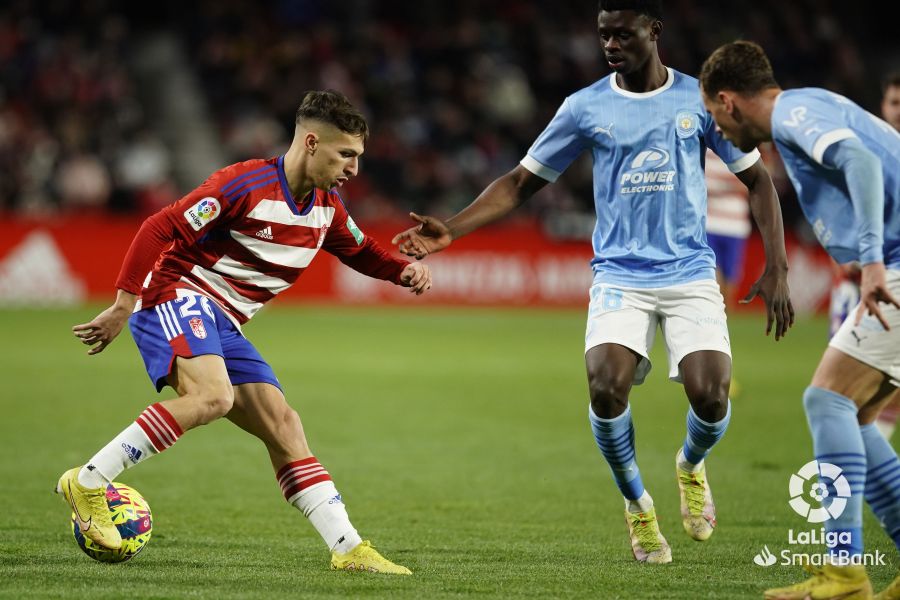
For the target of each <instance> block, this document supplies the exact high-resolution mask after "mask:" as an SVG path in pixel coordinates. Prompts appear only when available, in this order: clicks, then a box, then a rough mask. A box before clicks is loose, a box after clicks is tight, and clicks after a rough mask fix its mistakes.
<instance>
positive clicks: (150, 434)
mask: <svg viewBox="0 0 900 600" xmlns="http://www.w3.org/2000/svg"><path fill="white" fill-rule="evenodd" d="M135 423H137V424H138V425H140V427H141V429H143V430H144V433H145V434H147V438H148V439H149V440H150V443H151V444H153V447H154V448H156V451H157V452H162V451H163V450H165V449H166V448H167V446H166V445H165V444H163V443H162V441H160V439H159V436H157V435H156V432H155V431H153V428H152V427H150V425H149V424H148V423H147V422H146V421H144V415H143V413H141V414H140V415H139V416H138V418H137V419H136V420H135Z"/></svg>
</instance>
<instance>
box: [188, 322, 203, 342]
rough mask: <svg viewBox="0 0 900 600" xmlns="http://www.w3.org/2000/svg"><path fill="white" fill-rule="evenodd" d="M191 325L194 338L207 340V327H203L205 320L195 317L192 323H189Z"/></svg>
mask: <svg viewBox="0 0 900 600" xmlns="http://www.w3.org/2000/svg"><path fill="white" fill-rule="evenodd" d="M188 323H190V325H191V331H193V332H194V336H196V337H198V338H200V339H201V340H202V339H205V338H206V327H204V326H203V320H202V319H198V318H197V317H194V318H193V319H191V320H190V321H188Z"/></svg>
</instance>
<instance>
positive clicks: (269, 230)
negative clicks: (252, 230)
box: [256, 227, 272, 240]
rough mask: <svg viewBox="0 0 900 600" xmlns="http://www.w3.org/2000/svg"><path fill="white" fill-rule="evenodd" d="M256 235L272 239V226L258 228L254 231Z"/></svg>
mask: <svg viewBox="0 0 900 600" xmlns="http://www.w3.org/2000/svg"><path fill="white" fill-rule="evenodd" d="M256 237H259V238H262V239H264V240H271V239H272V228H271V227H266V228H265V229H260V230H259V231H257V232H256Z"/></svg>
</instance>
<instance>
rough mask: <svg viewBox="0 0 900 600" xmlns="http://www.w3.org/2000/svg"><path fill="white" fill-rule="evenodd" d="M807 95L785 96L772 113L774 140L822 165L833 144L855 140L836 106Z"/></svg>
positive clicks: (795, 91) (784, 93)
mask: <svg viewBox="0 0 900 600" xmlns="http://www.w3.org/2000/svg"><path fill="white" fill-rule="evenodd" d="M839 98H840V96H837V95H835V96H834V101H835V104H831V105H829V104H828V103H826V102H823V101H822V99H821V98H818V97H815V96H810V95H805V94H803V93H802V91H800V90H792V91H791V92H782V94H781V96H779V98H778V101H777V102H776V103H775V109H774V110H773V111H772V137H773V138H774V139H776V140H779V141H781V142H782V143H785V144H788V145H791V146H793V147H795V148H799V149H800V150H802V151H803V152H804V153H805V154H806V155H807V156H809V157H810V158H812V159H813V160H814V161H816V162H817V163H819V164H823V163H822V158H823V157H824V156H825V151H826V150H827V149H828V147H829V146H831V145H832V144H834V143H836V142H839V141H841V140H845V139H848V138H853V137H856V134H855V133H853V130H852V129H850V127H849V126H848V124H847V122H846V118H845V117H844V114H843V112H842V111H841V110H840V108H839V107H837V106H836V103H837V102H839Z"/></svg>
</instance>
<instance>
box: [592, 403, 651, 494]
mask: <svg viewBox="0 0 900 600" xmlns="http://www.w3.org/2000/svg"><path fill="white" fill-rule="evenodd" d="M588 418H589V419H590V421H591V429H592V430H593V432H594V439H595V440H597V446H598V447H599V448H600V452H602V453H603V457H604V458H605V459H606V462H607V463H608V464H609V468H610V470H611V471H612V476H613V479H615V480H616V485H617V486H619V489H620V490H622V495H623V496H625V497H626V498H628V499H629V500H637V499H638V498H640V497H641V496H642V495H643V494H644V482H642V481H641V472H640V470H638V466H637V463H636V462H635V460H634V456H635V452H634V425H633V424H632V422H631V407H630V406H629V407H628V408H626V409H625V412H623V413H622V414H621V415H619V416H618V417H615V418H614V419H601V418H600V417H598V416H597V415H595V414H594V410H593V409H592V408H591V407H590V405H588Z"/></svg>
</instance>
